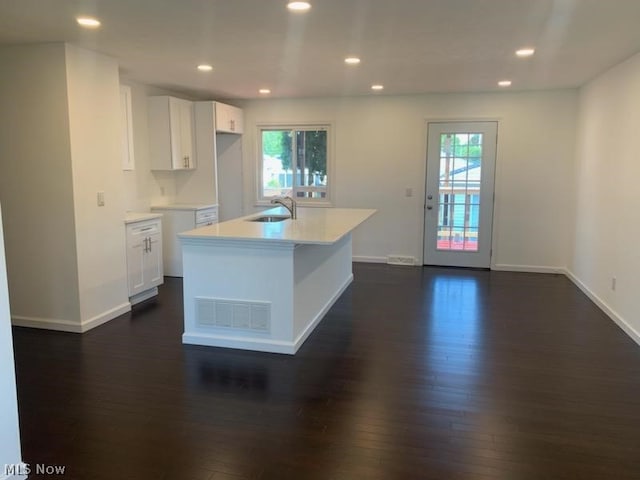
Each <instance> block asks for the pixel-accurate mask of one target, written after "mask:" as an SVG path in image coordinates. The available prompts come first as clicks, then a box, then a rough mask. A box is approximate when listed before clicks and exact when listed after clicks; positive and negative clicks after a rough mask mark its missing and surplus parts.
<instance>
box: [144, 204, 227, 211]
mask: <svg viewBox="0 0 640 480" xmlns="http://www.w3.org/2000/svg"><path fill="white" fill-rule="evenodd" d="M217 206H218V204H217V203H172V204H169V205H153V206H152V207H151V210H204V209H205V208H213V207H217Z"/></svg>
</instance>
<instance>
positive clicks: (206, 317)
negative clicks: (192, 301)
mask: <svg viewBox="0 0 640 480" xmlns="http://www.w3.org/2000/svg"><path fill="white" fill-rule="evenodd" d="M196 320H197V322H198V324H199V325H201V326H206V327H221V328H230V329H234V330H250V331H252V332H263V333H269V331H270V330H271V303H269V302H243V301H239V300H221V299H217V298H203V297H196Z"/></svg>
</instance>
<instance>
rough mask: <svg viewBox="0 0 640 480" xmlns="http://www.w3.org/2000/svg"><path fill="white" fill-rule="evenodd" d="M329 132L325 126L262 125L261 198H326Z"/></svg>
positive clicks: (259, 159) (260, 153)
mask: <svg viewBox="0 0 640 480" xmlns="http://www.w3.org/2000/svg"><path fill="white" fill-rule="evenodd" d="M328 135H329V134H328V130H327V128H326V127H322V128H308V127H298V128H296V127H295V126H293V127H282V128H270V127H266V128H263V129H261V130H260V140H261V151H260V152H259V156H258V162H259V163H260V165H259V169H260V170H261V173H262V182H261V184H260V192H259V196H260V198H261V199H267V198H270V197H276V196H284V195H289V196H291V197H294V198H298V199H300V200H323V199H327V198H328V197H327V179H328V176H329V175H328V171H327V165H328V161H327V156H328V152H327V144H328Z"/></svg>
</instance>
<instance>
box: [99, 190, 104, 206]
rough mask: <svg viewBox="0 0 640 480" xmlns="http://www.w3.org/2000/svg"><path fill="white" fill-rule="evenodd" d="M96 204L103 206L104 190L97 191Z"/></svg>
mask: <svg viewBox="0 0 640 480" xmlns="http://www.w3.org/2000/svg"><path fill="white" fill-rule="evenodd" d="M98 206H99V207H104V192H98Z"/></svg>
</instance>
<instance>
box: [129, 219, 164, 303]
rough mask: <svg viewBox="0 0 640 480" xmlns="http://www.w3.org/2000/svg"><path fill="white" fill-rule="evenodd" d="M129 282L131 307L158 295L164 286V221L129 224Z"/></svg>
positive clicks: (142, 221)
mask: <svg viewBox="0 0 640 480" xmlns="http://www.w3.org/2000/svg"><path fill="white" fill-rule="evenodd" d="M127 280H128V285H129V297H130V302H131V304H136V303H139V302H141V301H143V300H146V299H147V298H150V297H152V296H154V295H157V293H158V289H157V286H158V285H160V284H162V283H163V282H164V277H163V266H162V221H161V220H160V218H154V219H151V220H140V221H137V222H132V223H128V224H127Z"/></svg>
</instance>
